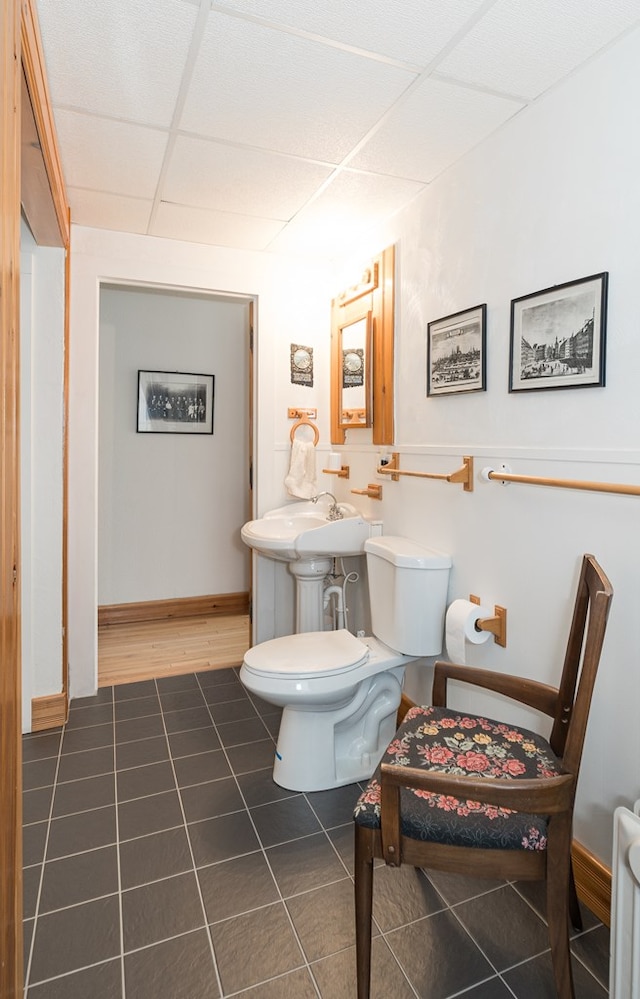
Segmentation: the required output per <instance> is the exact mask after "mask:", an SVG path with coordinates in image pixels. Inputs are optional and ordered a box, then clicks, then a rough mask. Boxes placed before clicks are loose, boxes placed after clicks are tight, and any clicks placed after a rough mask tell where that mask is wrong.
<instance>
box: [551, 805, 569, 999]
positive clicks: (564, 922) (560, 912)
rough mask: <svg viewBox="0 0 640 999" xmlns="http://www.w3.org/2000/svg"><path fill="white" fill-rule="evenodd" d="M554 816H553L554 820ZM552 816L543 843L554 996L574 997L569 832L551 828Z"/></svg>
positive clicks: (562, 997) (561, 997) (559, 997)
mask: <svg viewBox="0 0 640 999" xmlns="http://www.w3.org/2000/svg"><path fill="white" fill-rule="evenodd" d="M558 821H559V819H558V818H556V819H555V822H556V823H557V822H558ZM552 823H553V820H552V821H551V822H550V823H549V839H548V843H547V922H548V924H549V942H550V944H551V961H552V964H553V977H554V980H555V984H556V991H557V993H558V999H575V993H574V990H573V974H572V970H571V951H570V947H569V909H570V907H571V903H570V897H571V888H570V885H571V881H572V878H571V854H570V842H571V840H570V833H571V826H570V825H569V826H568V830H567V831H566V832H567V834H566V835H565V834H563V832H562V831H561V830H559V829H558V828H557V826H556V829H555V835H554V832H552Z"/></svg>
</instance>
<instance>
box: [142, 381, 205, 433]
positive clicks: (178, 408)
mask: <svg viewBox="0 0 640 999" xmlns="http://www.w3.org/2000/svg"><path fill="white" fill-rule="evenodd" d="M214 386H215V376H214V375H199V374H192V373H191V372H186V371H142V370H140V371H138V422H137V428H136V429H137V432H138V433H139V434H209V435H210V434H213V402H214Z"/></svg>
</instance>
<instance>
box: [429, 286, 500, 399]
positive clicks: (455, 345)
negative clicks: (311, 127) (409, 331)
mask: <svg viewBox="0 0 640 999" xmlns="http://www.w3.org/2000/svg"><path fill="white" fill-rule="evenodd" d="M486 326H487V306H486V304H485V305H476V306H475V308H473V309H467V310H466V312H456V313H454V314H453V315H451V316H445V317H444V318H443V319H436V320H434V321H433V322H431V323H429V324H428V327H427V395H451V394H453V393H459V392H483V391H484V390H485V389H486V371H487V364H486V339H487V332H486Z"/></svg>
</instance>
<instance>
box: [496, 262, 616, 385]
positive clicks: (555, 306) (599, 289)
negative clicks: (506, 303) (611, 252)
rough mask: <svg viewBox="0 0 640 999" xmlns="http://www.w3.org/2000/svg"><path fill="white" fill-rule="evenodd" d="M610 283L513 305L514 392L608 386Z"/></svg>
mask: <svg viewBox="0 0 640 999" xmlns="http://www.w3.org/2000/svg"><path fill="white" fill-rule="evenodd" d="M608 277H609V275H608V274H607V273H606V272H603V273H602V274H593V275H592V276H591V277H585V278H580V280H578V281H568V282H567V283H566V284H557V285H555V286H554V287H553V288H546V289H545V290H544V291H537V292H535V293H534V294H532V295H523V296H522V297H521V298H514V299H513V301H512V302H511V342H510V351H509V391H510V392H531V391H535V390H536V389H559V388H585V387H588V386H593V385H604V379H605V335H606V327H607V285H608Z"/></svg>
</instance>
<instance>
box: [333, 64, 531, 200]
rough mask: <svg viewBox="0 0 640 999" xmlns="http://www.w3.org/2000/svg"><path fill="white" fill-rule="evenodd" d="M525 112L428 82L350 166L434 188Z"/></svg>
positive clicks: (490, 98) (506, 103)
mask: <svg viewBox="0 0 640 999" xmlns="http://www.w3.org/2000/svg"><path fill="white" fill-rule="evenodd" d="M522 107H523V104H522V103H517V102H516V101H512V100H508V99H506V98H503V97H494V96H492V95H490V94H485V93H481V92H479V91H477V90H470V89H468V88H466V87H460V86H454V85H453V84H449V83H443V82H441V81H438V80H433V79H427V80H425V81H424V82H423V83H422V84H421V85H420V87H419V88H417V89H416V90H414V91H413V93H411V94H410V96H409V97H407V98H406V99H405V100H404V101H403V102H402V103H401V104H399V105H398V106H397V107H396V108H395V109H394V110H393V111H392V112H391V115H390V116H389V118H388V119H387V121H385V123H384V124H383V125H382V126H381V128H380V129H379V131H377V132H376V133H375V135H374V136H373V137H372V138H371V139H370V140H369V141H368V142H367V143H366V145H365V146H363V148H362V150H361V151H360V152H359V153H358V155H357V156H355V157H354V158H353V159H352V160H351V161H350V162H349V166H351V167H357V168H360V169H363V170H372V171H376V172H378V173H385V174H391V175H393V176H394V177H408V178H411V179H413V180H420V181H423V182H429V181H431V180H433V178H434V177H437V175H438V174H439V173H441V172H442V170H444V169H445V168H446V167H448V166H450V165H451V164H452V163H454V162H455V161H456V160H457V159H459V158H460V157H461V156H462V155H464V153H466V152H468V150H470V149H472V148H473V147H474V146H476V145H477V144H478V143H479V142H480V141H481V140H482V139H484V138H485V137H486V136H487V135H489V133H490V132H493V131H494V130H495V129H496V128H498V126H499V125H501V124H502V123H503V122H504V121H506V120H507V119H508V118H510V117H511V116H512V115H514V114H516V112H517V111H519V110H520V109H521V108H522Z"/></svg>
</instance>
